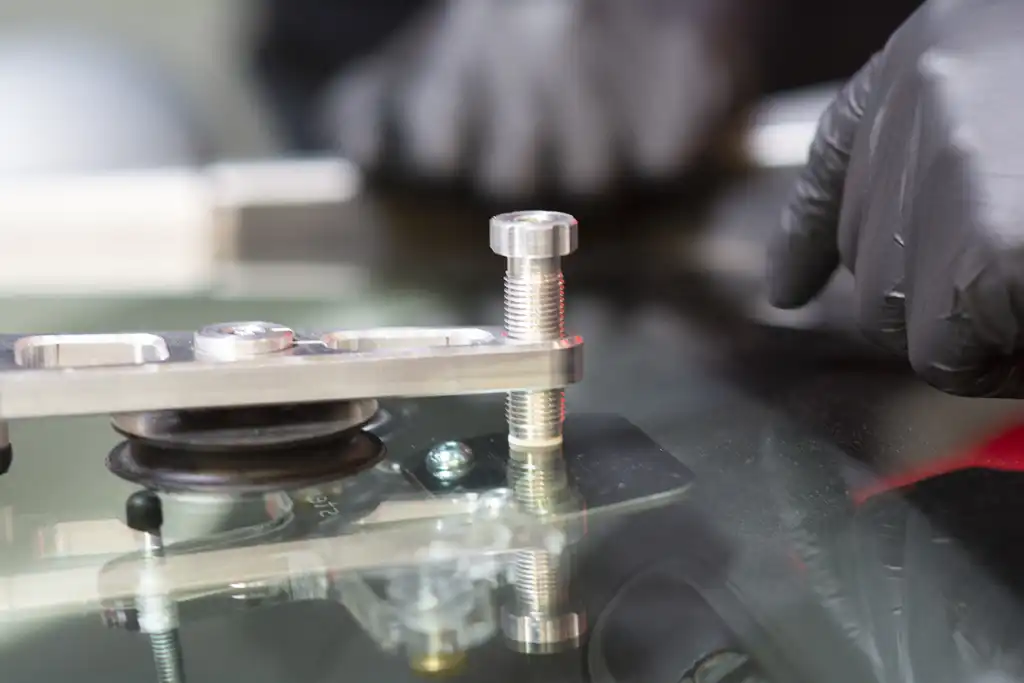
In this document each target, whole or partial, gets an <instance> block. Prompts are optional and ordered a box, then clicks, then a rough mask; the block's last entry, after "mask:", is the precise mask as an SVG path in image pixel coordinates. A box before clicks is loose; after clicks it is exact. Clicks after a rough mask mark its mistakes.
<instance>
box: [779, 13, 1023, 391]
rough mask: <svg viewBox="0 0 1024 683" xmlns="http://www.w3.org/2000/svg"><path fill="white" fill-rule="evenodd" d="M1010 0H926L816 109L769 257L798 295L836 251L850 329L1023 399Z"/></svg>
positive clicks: (784, 290) (952, 379)
mask: <svg viewBox="0 0 1024 683" xmlns="http://www.w3.org/2000/svg"><path fill="white" fill-rule="evenodd" d="M1022 27H1024V2H1020V1H1019V0H929V1H928V2H926V3H925V4H924V5H923V6H922V7H921V8H920V9H919V10H918V11H917V12H916V13H915V14H914V15H913V16H912V17H911V18H910V19H909V20H908V21H907V22H906V23H905V24H904V25H903V26H902V27H901V28H900V29H899V30H898V31H897V32H896V33H895V34H894V35H893V37H892V38H891V40H890V41H889V43H888V45H886V47H885V49H884V50H882V51H881V52H880V53H878V54H877V55H876V56H875V57H874V58H873V59H872V60H871V61H870V62H869V63H868V64H867V65H866V66H865V67H864V68H863V69H862V70H861V71H860V72H859V73H858V74H857V75H856V76H855V77H854V78H853V79H852V80H851V81H850V83H849V84H848V85H847V86H846V88H845V89H844V90H843V92H842V93H840V95H839V96H838V97H837V98H836V100H835V102H833V104H832V105H831V107H830V108H829V110H828V111H827V112H826V113H825V115H824V117H823V118H822V121H821V124H820V128H819V131H818V136H817V139H816V140H815V142H814V144H813V146H812V150H811V160H810V162H809V163H808V165H807V167H806V168H805V169H804V171H803V172H802V174H801V176H800V178H799V181H798V183H797V185H796V189H795V192H794V194H793V197H792V199H791V201H790V203H789V205H788V207H787V208H786V210H785V212H784V214H783V218H782V226H781V230H780V232H779V234H778V235H777V237H776V240H775V241H774V243H773V245H772V248H771V253H770V259H769V261H770V273H769V280H770V298H771V301H772V303H773V304H774V305H776V306H778V307H782V308H793V307H798V306H802V305H804V304H805V303H807V302H808V301H810V300H811V299H812V298H813V297H814V296H815V295H816V294H817V293H818V292H819V291H820V290H821V289H822V288H823V287H824V285H825V284H826V283H827V282H828V280H829V278H830V277H831V275H832V273H833V271H834V270H835V269H836V268H837V267H838V266H839V264H840V263H842V264H843V265H844V266H846V267H847V268H849V269H850V270H851V271H852V272H853V273H854V275H855V277H856V281H857V296H858V304H857V305H858V311H857V315H858V319H859V322H860V326H861V328H862V329H863V331H864V333H865V334H866V335H867V336H868V337H869V338H870V339H871V340H873V341H875V342H877V343H879V344H882V345H884V346H885V347H887V348H889V349H891V350H892V351H894V352H897V353H901V354H904V355H906V356H907V357H908V358H909V361H910V364H911V365H912V367H913V369H914V370H915V371H916V372H917V373H918V374H919V375H920V376H921V377H923V378H924V379H925V380H926V381H928V382H929V383H930V384H932V385H933V386H935V387H937V388H939V389H942V390H945V391H948V392H951V393H954V394H961V395H967V396H1004V397H1020V396H1024V376H1022V372H1021V369H1020V368H1018V356H1019V355H1020V353H1019V352H1020V350H1021V348H1022V346H1024V330H1022V323H1024V127H1022V124H1021V112H1024V80H1022V78H1024V32H1022V30H1021V29H1022Z"/></svg>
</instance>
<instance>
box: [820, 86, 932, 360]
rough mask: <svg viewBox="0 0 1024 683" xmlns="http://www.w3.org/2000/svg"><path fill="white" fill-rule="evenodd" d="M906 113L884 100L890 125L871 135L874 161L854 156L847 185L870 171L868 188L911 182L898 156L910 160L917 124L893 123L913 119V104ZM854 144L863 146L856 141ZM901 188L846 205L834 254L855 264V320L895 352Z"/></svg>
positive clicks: (902, 339) (902, 341) (901, 265)
mask: <svg viewBox="0 0 1024 683" xmlns="http://www.w3.org/2000/svg"><path fill="white" fill-rule="evenodd" d="M910 109H911V111H910V113H909V115H906V114H905V112H904V111H903V109H901V108H900V107H899V105H898V104H895V103H893V102H892V101H890V102H889V106H888V110H887V113H886V117H887V121H889V122H890V123H892V124H893V125H889V126H886V127H884V128H883V130H881V131H880V132H878V133H876V134H874V140H873V147H874V150H875V151H874V153H873V156H874V160H873V161H872V162H871V163H870V164H865V163H858V162H861V161H863V160H864V159H865V158H866V157H868V156H871V155H866V154H865V155H860V156H859V157H858V159H857V162H854V163H853V164H852V165H851V167H850V168H849V170H848V173H849V177H850V182H851V184H852V185H857V186H860V183H861V182H865V181H864V180H863V178H864V176H867V175H868V174H870V181H867V182H866V184H868V186H869V187H877V188H893V187H903V186H906V185H908V184H910V185H912V184H913V182H914V181H913V178H914V177H915V176H916V175H917V174H916V170H913V169H908V167H907V165H906V164H905V163H904V160H906V159H909V158H913V155H914V154H915V153H916V149H917V147H918V143H919V137H920V134H919V132H918V131H919V130H920V126H919V125H917V124H916V123H910V122H907V123H906V124H905V125H901V124H900V123H896V121H901V120H907V121H915V122H916V120H917V114H916V112H917V110H918V109H919V106H917V105H915V106H913V107H911V108H910ZM859 144H863V142H862V143H859ZM907 194H908V193H906V192H889V191H884V190H883V191H880V192H879V191H876V192H872V193H871V201H870V202H858V203H857V205H856V206H847V207H846V208H845V210H844V212H843V216H842V218H841V219H840V227H839V252H840V255H841V258H842V260H843V262H844V263H846V264H848V265H850V266H851V267H854V266H855V268H856V271H857V272H856V275H857V277H856V280H855V283H856V284H855V287H856V293H857V297H856V300H857V323H858V326H859V328H860V330H861V332H862V334H863V335H864V336H865V337H866V338H867V339H868V340H869V341H871V342H873V343H875V344H877V345H879V346H881V347H882V348H885V349H888V350H890V351H893V352H895V353H898V354H900V355H904V356H905V355H906V352H907V322H906V305H905V304H906V291H907V289H906V287H907V285H906V272H905V268H906V258H907V247H906V244H905V243H904V238H903V235H902V234H901V231H902V230H904V229H905V227H906V226H905V225H903V223H902V221H900V220H899V219H898V217H899V216H903V215H905V214H906V207H905V203H906V195H907Z"/></svg>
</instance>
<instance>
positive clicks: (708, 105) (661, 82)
mask: <svg viewBox="0 0 1024 683" xmlns="http://www.w3.org/2000/svg"><path fill="white" fill-rule="evenodd" d="M686 22H687V20H686V19H685V18H678V19H677V20H675V21H667V22H665V23H664V24H662V25H658V26H649V27H647V30H646V31H645V32H644V33H645V34H646V35H641V36H637V38H638V41H637V45H636V49H635V50H634V51H633V55H632V59H631V60H630V61H629V62H628V63H626V64H621V65H619V66H618V67H615V66H612V67H611V68H613V69H614V68H618V69H619V70H620V78H619V79H618V80H619V81H620V82H621V83H622V84H623V86H624V92H623V93H622V94H621V95H620V96H619V97H618V98H616V99H617V101H618V102H619V103H620V110H622V121H623V124H624V127H625V130H624V131H623V132H624V138H625V140H626V156H627V163H628V165H629V167H630V168H631V170H632V172H634V173H636V174H637V175H638V176H640V177H641V178H651V179H655V180H658V179H664V178H667V177H671V176H673V175H675V174H677V173H679V172H680V171H681V170H682V169H683V168H685V167H686V166H687V165H688V164H690V163H692V162H693V160H694V158H695V157H696V156H697V155H698V154H699V153H700V152H701V151H703V147H704V146H705V145H707V144H708V141H707V135H708V134H709V133H710V132H711V130H712V129H713V128H714V126H715V125H716V124H718V123H720V121H719V118H720V117H721V116H722V115H723V114H724V113H725V111H726V110H727V107H728V103H729V99H730V92H729V91H730V88H731V84H730V76H729V74H728V73H727V70H726V68H725V65H724V64H721V63H718V62H717V61H716V60H715V59H714V58H713V57H712V55H711V53H710V51H709V49H708V46H707V44H706V41H705V39H704V37H703V36H701V35H700V34H699V33H698V32H697V31H695V30H694V27H692V26H690V25H689V24H688V23H686ZM624 68H630V69H631V72H629V73H622V72H621V70H622V69H624Z"/></svg>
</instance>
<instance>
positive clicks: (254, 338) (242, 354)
mask: <svg viewBox="0 0 1024 683" xmlns="http://www.w3.org/2000/svg"><path fill="white" fill-rule="evenodd" d="M294 344H295V332H294V331H293V330H292V329H290V328H288V327H285V326H284V325H278V324H277V323H269V322H262V321H249V322H231V323H217V324H215V325H207V326H206V327H204V328H203V329H201V330H199V331H198V332H196V333H195V335H194V337H193V345H194V348H195V353H196V356H197V357H199V358H202V359H206V360H215V361H235V360H245V359H248V358H256V357H258V356H262V355H266V354H268V353H277V352H279V351H285V350H287V349H290V348H291V347H292V346H293V345H294Z"/></svg>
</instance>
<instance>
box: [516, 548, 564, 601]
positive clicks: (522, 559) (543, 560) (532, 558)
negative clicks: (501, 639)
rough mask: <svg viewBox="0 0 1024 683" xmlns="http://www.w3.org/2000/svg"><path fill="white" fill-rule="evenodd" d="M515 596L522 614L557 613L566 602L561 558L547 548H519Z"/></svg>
mask: <svg viewBox="0 0 1024 683" xmlns="http://www.w3.org/2000/svg"><path fill="white" fill-rule="evenodd" d="M515 577H516V598H517V600H518V602H519V609H520V610H521V613H522V614H524V615H526V614H530V615H536V616H545V615H551V614H558V613H559V612H560V611H561V609H562V607H563V606H564V605H565V593H566V582H565V581H563V580H562V573H561V558H560V557H558V556H557V555H555V554H553V553H549V552H547V551H546V550H522V551H520V552H518V553H516V558H515Z"/></svg>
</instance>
